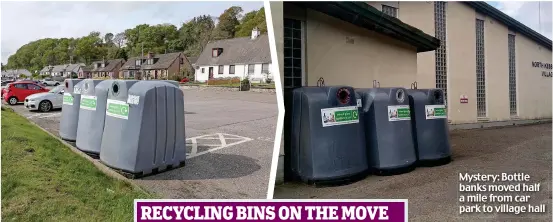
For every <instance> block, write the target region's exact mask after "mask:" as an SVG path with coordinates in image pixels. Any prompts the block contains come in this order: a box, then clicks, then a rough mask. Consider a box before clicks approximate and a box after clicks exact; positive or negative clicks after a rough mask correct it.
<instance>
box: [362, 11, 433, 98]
mask: <svg viewBox="0 0 553 222" xmlns="http://www.w3.org/2000/svg"><path fill="white" fill-rule="evenodd" d="M367 4H369V5H371V6H373V7H374V8H376V9H378V10H380V11H382V5H387V6H391V7H395V8H397V9H398V18H399V19H400V20H401V21H403V22H406V23H408V24H409V25H412V26H414V27H416V28H418V29H420V30H421V31H423V32H424V33H426V34H428V35H431V36H434V35H435V30H434V3H432V2H397V1H396V2H367ZM435 58H436V55H435V52H434V51H430V52H421V53H418V54H417V61H418V64H420V65H418V66H417V78H416V81H417V84H418V87H419V88H430V87H432V88H433V87H436V66H434V65H432V64H434V62H435V60H436V59H435Z"/></svg>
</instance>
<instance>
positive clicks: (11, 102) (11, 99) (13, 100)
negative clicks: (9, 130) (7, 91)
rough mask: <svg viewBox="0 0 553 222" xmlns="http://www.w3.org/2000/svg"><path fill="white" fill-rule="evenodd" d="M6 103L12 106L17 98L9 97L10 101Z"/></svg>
mask: <svg viewBox="0 0 553 222" xmlns="http://www.w3.org/2000/svg"><path fill="white" fill-rule="evenodd" d="M8 103H9V104H10V105H12V106H13V105H15V104H17V98H16V97H15V96H12V97H10V99H9V100H8Z"/></svg>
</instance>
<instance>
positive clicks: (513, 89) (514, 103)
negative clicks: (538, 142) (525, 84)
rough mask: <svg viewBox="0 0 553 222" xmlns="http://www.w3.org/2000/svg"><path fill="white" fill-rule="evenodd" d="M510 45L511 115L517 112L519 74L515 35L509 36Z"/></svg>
mask: <svg viewBox="0 0 553 222" xmlns="http://www.w3.org/2000/svg"><path fill="white" fill-rule="evenodd" d="M508 47H509V104H510V106H509V109H510V113H511V116H516V115H517V114H518V113H517V75H516V57H515V35H512V34H509V36H508Z"/></svg>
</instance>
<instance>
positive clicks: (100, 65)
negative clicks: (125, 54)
mask: <svg viewBox="0 0 553 222" xmlns="http://www.w3.org/2000/svg"><path fill="white" fill-rule="evenodd" d="M123 64H125V60H124V59H111V60H107V61H106V60H102V61H95V62H93V63H92V65H93V66H94V68H93V69H92V78H94V79H117V78H119V71H120V70H121V67H122V66H123Z"/></svg>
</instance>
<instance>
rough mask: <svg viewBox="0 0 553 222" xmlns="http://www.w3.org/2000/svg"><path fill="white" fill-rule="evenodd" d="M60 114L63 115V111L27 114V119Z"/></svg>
mask: <svg viewBox="0 0 553 222" xmlns="http://www.w3.org/2000/svg"><path fill="white" fill-rule="evenodd" d="M58 116H61V112H57V113H37V114H33V115H30V116H27V119H34V118H39V119H42V118H50V117H58Z"/></svg>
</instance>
